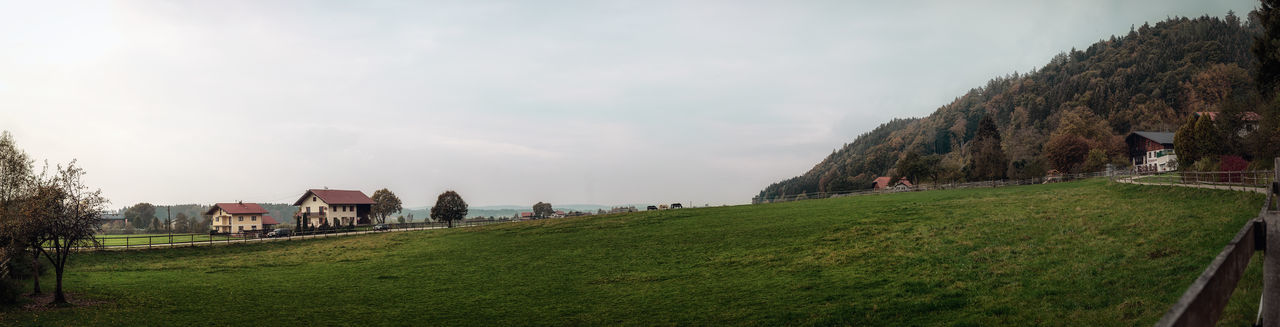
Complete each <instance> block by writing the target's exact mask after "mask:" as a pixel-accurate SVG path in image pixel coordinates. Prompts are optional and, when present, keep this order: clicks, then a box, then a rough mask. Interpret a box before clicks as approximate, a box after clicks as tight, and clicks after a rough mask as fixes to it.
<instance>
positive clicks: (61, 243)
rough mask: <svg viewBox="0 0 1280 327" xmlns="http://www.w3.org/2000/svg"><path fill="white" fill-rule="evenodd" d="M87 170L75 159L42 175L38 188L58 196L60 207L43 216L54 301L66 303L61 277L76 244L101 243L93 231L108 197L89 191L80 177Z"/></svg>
mask: <svg viewBox="0 0 1280 327" xmlns="http://www.w3.org/2000/svg"><path fill="white" fill-rule="evenodd" d="M84 174H85V172H84V169H81V168H80V167H76V162H75V161H74V160H73V161H71V163H69V164H67V166H65V167H64V166H61V165H59V166H58V169H57V171H56V173H55V175H54V176H53V177H52V178H47V179H46V178H41V181H40V182H39V183H40V184H41V187H39V188H37V189H38V190H42V191H45V190H47V192H51V193H52V194H51V195H52V196H56V198H58V199H59V201H56V204H57V206H56V207H54V208H53V209H54V211H53V212H52V213H50V214H49V215H48V217H45V218H44V219H41V225H42V226H43V228H41V229H40V231H41V236H40V237H39V240H38V242H39V244H42V245H43V246H42V247H41V248H40V253H43V254H44V256H45V258H46V259H49V262H51V263H52V264H53V269H54V275H55V276H56V279H57V280H56V284H55V286H54V294H53V303H67V297H66V295H65V294H64V293H63V287H62V277H63V275H64V274H65V273H66V268H67V258H69V257H71V254H72V253H74V252H73V251H72V250H73V249H75V247H77V246H85V245H92V246H101V244H100V243H98V240H97V239H96V238H94V237H93V236H94V234H96V233H97V232H98V226H99V222H100V221H101V218H102V217H101V216H102V210H103V209H106V205H107V203H108V201H107V199H106V198H105V197H103V196H102V190H90V189H89V187H88V186H86V185H85V184H84V182H83V181H82V180H81V177H83V176H84Z"/></svg>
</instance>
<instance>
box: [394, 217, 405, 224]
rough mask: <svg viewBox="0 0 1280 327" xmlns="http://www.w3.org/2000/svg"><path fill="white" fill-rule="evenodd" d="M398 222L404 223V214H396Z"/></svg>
mask: <svg viewBox="0 0 1280 327" xmlns="http://www.w3.org/2000/svg"><path fill="white" fill-rule="evenodd" d="M396 222H397V223H401V224H403V223H404V216H396Z"/></svg>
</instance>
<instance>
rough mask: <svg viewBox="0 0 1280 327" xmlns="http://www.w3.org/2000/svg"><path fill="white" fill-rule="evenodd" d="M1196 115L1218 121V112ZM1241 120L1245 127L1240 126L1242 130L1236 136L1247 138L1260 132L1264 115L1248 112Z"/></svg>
mask: <svg viewBox="0 0 1280 327" xmlns="http://www.w3.org/2000/svg"><path fill="white" fill-rule="evenodd" d="M1194 115H1195V116H1196V117H1200V116H1209V120H1212V121H1217V120H1218V112H1217V111H1197V112H1196V113H1194ZM1240 120H1242V121H1244V125H1242V126H1240V130H1239V131H1236V135H1239V136H1240V137H1245V136H1246V135H1249V133H1253V131H1256V130H1258V123H1260V122H1262V115H1259V114H1258V113H1256V112H1252V111H1246V112H1244V113H1243V115H1241V117H1240Z"/></svg>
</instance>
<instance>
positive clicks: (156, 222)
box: [147, 217, 164, 234]
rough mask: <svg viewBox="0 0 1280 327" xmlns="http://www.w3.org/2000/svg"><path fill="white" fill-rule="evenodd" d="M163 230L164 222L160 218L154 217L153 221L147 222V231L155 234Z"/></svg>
mask: <svg viewBox="0 0 1280 327" xmlns="http://www.w3.org/2000/svg"><path fill="white" fill-rule="evenodd" d="M162 231H164V223H163V222H161V221H160V218H156V217H152V218H151V223H150V224H147V233H152V234H155V233H159V232H162Z"/></svg>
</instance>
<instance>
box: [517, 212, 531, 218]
mask: <svg viewBox="0 0 1280 327" xmlns="http://www.w3.org/2000/svg"><path fill="white" fill-rule="evenodd" d="M520 217H533V213H532V212H527V211H526V212H521V213H520Z"/></svg>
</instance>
